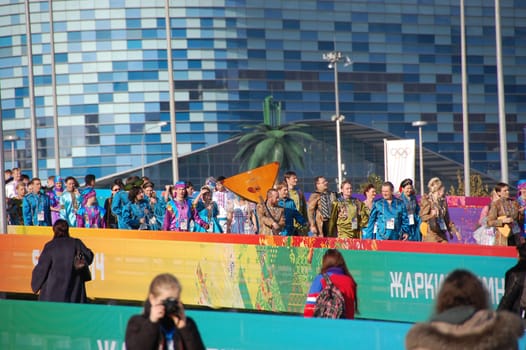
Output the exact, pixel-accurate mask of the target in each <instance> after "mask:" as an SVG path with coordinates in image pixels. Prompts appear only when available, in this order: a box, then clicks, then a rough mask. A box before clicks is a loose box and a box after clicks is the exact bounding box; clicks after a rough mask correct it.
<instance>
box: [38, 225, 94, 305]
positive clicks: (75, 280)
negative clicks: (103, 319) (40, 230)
mask: <svg viewBox="0 0 526 350" xmlns="http://www.w3.org/2000/svg"><path fill="white" fill-rule="evenodd" d="M53 233H54V235H53V239H52V240H51V241H49V242H47V243H46V245H45V246H44V249H43V250H42V252H41V253H40V257H39V258H38V263H37V265H36V266H35V268H34V269H33V274H32V276H31V289H32V290H33V292H34V293H38V292H40V295H39V299H40V300H43V301H57V302H64V303H85V302H87V300H88V298H87V296H86V286H85V281H84V279H83V278H82V275H81V274H79V273H78V272H77V271H76V270H75V269H74V268H73V259H74V257H75V254H76V252H77V250H79V251H81V252H82V254H83V255H84V257H85V259H86V263H87V264H88V265H91V263H92V262H93V252H92V251H91V250H90V249H89V248H87V247H86V246H85V245H84V243H83V242H82V241H81V240H80V239H76V238H72V237H70V236H69V225H68V222H67V221H66V220H64V219H58V220H57V221H56V222H55V224H54V225H53Z"/></svg>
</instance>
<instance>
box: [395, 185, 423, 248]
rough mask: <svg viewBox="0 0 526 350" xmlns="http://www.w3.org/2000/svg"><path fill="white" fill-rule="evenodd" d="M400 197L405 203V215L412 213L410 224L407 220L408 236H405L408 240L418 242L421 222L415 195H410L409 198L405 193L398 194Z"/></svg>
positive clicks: (420, 237)
mask: <svg viewBox="0 0 526 350" xmlns="http://www.w3.org/2000/svg"><path fill="white" fill-rule="evenodd" d="M400 199H401V200H402V202H404V204H405V208H406V209H407V217H408V218H409V216H410V215H411V214H412V215H413V224H412V225H411V222H410V221H408V222H409V232H408V233H409V237H408V238H407V239H408V240H410V241H416V242H420V241H421V240H422V236H421V235H420V223H421V222H422V221H421V220H420V206H419V205H418V202H417V201H416V196H415V195H414V194H413V195H410V196H409V198H408V197H406V196H405V194H403V193H402V194H400Z"/></svg>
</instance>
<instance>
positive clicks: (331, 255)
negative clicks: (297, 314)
mask: <svg viewBox="0 0 526 350" xmlns="http://www.w3.org/2000/svg"><path fill="white" fill-rule="evenodd" d="M325 274H326V275H328V277H329V279H330V280H331V281H332V283H333V284H334V285H335V287H336V288H338V289H339V290H340V291H341V292H342V294H343V297H344V299H345V310H344V314H343V316H342V317H341V318H347V319H353V318H354V314H355V313H358V294H357V289H358V285H357V284H356V282H355V281H354V278H353V276H352V275H351V273H350V272H349V269H348V268H347V264H346V263H345V259H344V258H343V255H342V254H341V253H340V252H339V251H338V250H336V249H327V251H326V252H325V254H324V255H323V260H322V265H321V271H320V273H319V274H318V275H317V276H316V277H315V278H314V281H313V282H312V285H311V287H310V289H309V294H308V295H307V302H306V303H305V309H304V311H303V314H304V316H305V317H313V316H314V309H315V307H316V299H317V298H318V295H319V294H320V292H321V291H322V289H323V288H325V286H326V281H325V278H324V275H325Z"/></svg>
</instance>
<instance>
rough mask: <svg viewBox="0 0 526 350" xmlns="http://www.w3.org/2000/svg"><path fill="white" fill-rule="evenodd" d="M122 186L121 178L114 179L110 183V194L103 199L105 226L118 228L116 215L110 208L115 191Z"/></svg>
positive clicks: (117, 191)
mask: <svg viewBox="0 0 526 350" xmlns="http://www.w3.org/2000/svg"><path fill="white" fill-rule="evenodd" d="M123 187H124V184H123V183H122V180H121V179H116V180H115V181H113V184H112V185H111V195H110V197H108V198H106V200H105V201H104V210H105V213H104V222H106V227H107V228H118V217H117V215H115V213H114V212H113V211H112V210H111V207H112V204H113V199H114V197H115V195H116V194H117V193H119V191H120V190H121V189H122V188H123Z"/></svg>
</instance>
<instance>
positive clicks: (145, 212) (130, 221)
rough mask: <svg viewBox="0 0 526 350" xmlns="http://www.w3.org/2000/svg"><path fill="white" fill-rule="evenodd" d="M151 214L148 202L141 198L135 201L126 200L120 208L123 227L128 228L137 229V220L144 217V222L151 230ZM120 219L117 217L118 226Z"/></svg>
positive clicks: (138, 224) (138, 225)
mask: <svg viewBox="0 0 526 350" xmlns="http://www.w3.org/2000/svg"><path fill="white" fill-rule="evenodd" d="M152 216H153V212H152V208H151V207H150V203H149V202H148V201H147V200H145V199H143V200H141V201H139V202H137V203H132V202H128V203H127V204H126V205H125V206H124V209H123V210H122V221H123V224H124V226H125V227H124V228H125V229H128V230H137V229H139V227H140V226H141V224H140V222H139V220H140V219H142V218H145V219H146V221H145V222H144V224H145V225H146V226H147V227H148V229H149V230H151V229H152V228H151V225H150V219H151V218H152ZM120 222H121V220H120V219H119V228H120V226H121V224H120Z"/></svg>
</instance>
